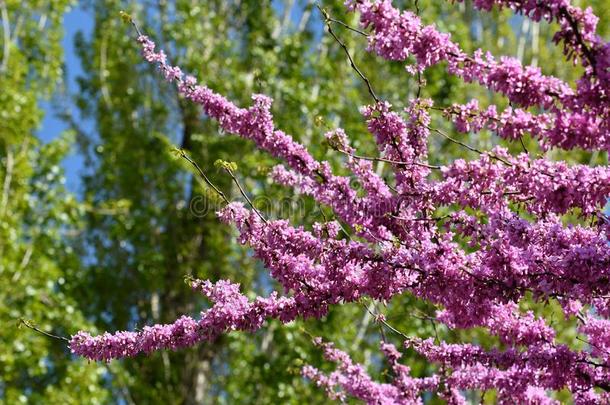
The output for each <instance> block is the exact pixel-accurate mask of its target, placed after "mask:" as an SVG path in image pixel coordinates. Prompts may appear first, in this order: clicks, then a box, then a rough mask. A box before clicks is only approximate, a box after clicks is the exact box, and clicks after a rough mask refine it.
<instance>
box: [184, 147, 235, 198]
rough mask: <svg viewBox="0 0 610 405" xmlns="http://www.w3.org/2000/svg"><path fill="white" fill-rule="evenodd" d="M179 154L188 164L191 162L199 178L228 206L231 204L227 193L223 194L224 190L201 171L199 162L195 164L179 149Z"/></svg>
mask: <svg viewBox="0 0 610 405" xmlns="http://www.w3.org/2000/svg"><path fill="white" fill-rule="evenodd" d="M177 151H178V153H179V154H180V157H182V158H183V159H184V160H186V161H187V162H189V163H190V164H191V165H192V166H193V167H194V168H195V170H197V173H199V177H201V178H202V179H203V181H204V182H205V183H206V184H207V185H208V186H210V187H211V188H212V190H214V191H215V192H216V194H218V195H219V196H220V198H222V199H223V201H224V202H226V203H227V204H229V203H230V201H229V199H228V198H227V196H226V195H225V193H223V192H222V190H220V189H219V188H218V187H216V186H215V185H214V183H212V181H211V180H210V179H209V178H208V176H206V174H205V173H204V171H203V170H202V169H201V167H199V165H198V164H197V162H195V161H194V160H193V159H191V158H190V157H189V156H188V155H187V154H186V152H184V150H183V149H177Z"/></svg>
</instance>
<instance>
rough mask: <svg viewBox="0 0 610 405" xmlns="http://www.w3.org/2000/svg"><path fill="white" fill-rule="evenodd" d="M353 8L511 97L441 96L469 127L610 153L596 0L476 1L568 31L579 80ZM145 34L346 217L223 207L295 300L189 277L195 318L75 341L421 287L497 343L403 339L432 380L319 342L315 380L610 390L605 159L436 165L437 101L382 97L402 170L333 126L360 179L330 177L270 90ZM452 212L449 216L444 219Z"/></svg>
mask: <svg viewBox="0 0 610 405" xmlns="http://www.w3.org/2000/svg"><path fill="white" fill-rule="evenodd" d="M346 4H347V8H348V9H349V10H352V11H357V12H359V13H360V17H361V23H362V25H363V27H365V28H368V29H369V30H370V36H369V39H370V47H369V49H370V50H371V51H373V52H375V53H377V54H378V55H380V56H382V57H383V58H387V59H391V60H406V59H407V58H409V57H410V56H413V57H414V59H415V67H414V68H410V69H409V70H412V71H422V70H424V69H426V68H428V67H430V66H432V65H434V64H437V63H440V62H443V61H444V62H446V63H447V67H448V70H449V72H450V73H452V74H455V75H458V76H460V77H461V78H463V79H464V80H466V81H474V82H478V83H480V84H482V85H484V86H486V87H487V88H489V89H491V90H492V91H496V92H499V93H502V94H503V95H505V96H506V97H507V98H508V99H509V100H510V101H511V102H512V103H513V105H514V107H511V108H509V109H507V110H505V111H504V112H502V113H498V112H497V110H496V107H495V106H489V107H487V108H482V107H480V106H479V104H478V102H477V101H476V100H475V101H471V102H470V103H468V104H466V105H453V106H451V107H449V108H446V109H445V115H446V116H447V117H449V118H450V119H451V120H452V121H453V122H454V123H455V125H456V127H457V129H458V130H459V131H462V132H470V131H474V132H476V131H480V130H482V129H484V128H486V129H490V130H492V131H495V132H496V133H498V134H499V135H500V136H501V137H503V138H505V139H508V140H516V139H519V138H520V137H522V136H523V135H531V136H533V137H535V138H537V139H539V140H540V143H541V145H542V146H543V147H561V148H564V149H570V148H573V147H575V146H578V147H582V148H585V149H589V150H608V149H610V135H609V125H610V116H609V111H610V105H609V104H610V103H609V99H608V94H609V90H610V86H609V83H610V81H609V80H608V66H609V65H610V63H609V55H610V51H608V49H609V47H608V44H605V43H603V41H602V40H601V39H600V38H599V37H597V36H596V34H595V25H596V23H597V19H596V17H595V16H593V15H592V13H591V11H590V10H589V9H587V10H584V11H583V10H581V9H579V8H576V7H574V6H571V5H570V4H569V2H568V1H567V0H556V1H548V2H540V1H475V2H474V5H475V7H477V8H479V9H481V10H490V9H491V8H492V7H493V6H499V7H508V8H511V9H513V10H515V11H516V12H520V13H523V14H524V15H526V16H528V17H529V18H532V19H533V20H535V21H539V20H541V19H546V20H548V21H551V20H552V21H557V22H559V25H560V31H559V32H558V33H557V35H556V36H555V39H556V41H557V42H560V41H561V42H563V43H564V45H565V47H566V50H567V51H566V52H567V53H568V54H569V56H570V57H571V58H572V57H573V58H579V59H580V60H581V61H582V64H583V66H584V67H585V69H584V70H585V73H584V75H583V77H582V78H581V79H579V80H578V82H577V83H576V90H574V89H572V88H571V87H570V86H569V85H568V84H567V83H564V82H562V81H561V80H559V79H557V78H553V77H548V76H544V75H542V73H541V71H540V69H538V68H535V67H531V66H526V67H524V66H522V65H521V63H520V62H519V61H517V60H515V59H511V58H499V59H497V58H495V57H493V56H492V55H489V54H488V55H485V56H484V54H483V51H478V52H476V53H475V54H474V55H473V56H468V55H466V54H465V53H464V52H463V51H462V50H461V49H460V47H459V45H457V44H455V43H453V42H452V41H451V39H450V36H449V35H448V34H445V33H441V32H439V31H437V30H436V28H435V27H434V26H431V25H429V26H423V25H422V23H421V21H420V19H419V17H417V16H416V15H415V14H413V13H410V12H408V11H404V12H401V11H399V10H398V9H396V8H395V7H394V6H392V4H391V2H390V1H389V0H379V1H376V2H374V1H369V0H351V1H347V2H346ZM138 42H139V43H140V44H141V46H142V49H143V56H144V58H145V59H146V60H147V61H148V62H151V63H154V64H156V65H157V66H158V67H159V69H160V70H161V72H162V74H163V75H164V76H165V78H166V79H167V80H168V81H170V82H174V83H175V84H176V85H177V87H178V90H179V92H180V93H181V94H182V95H183V96H184V97H185V98H187V99H188V100H191V101H192V102H194V103H197V104H199V105H200V106H202V108H203V111H204V112H205V114H206V115H207V116H208V117H210V118H213V119H215V120H217V121H218V123H219V125H220V126H221V127H222V128H223V129H224V130H225V131H227V132H230V133H234V134H237V135H239V136H241V137H243V138H246V139H250V140H252V141H253V142H255V143H256V145H257V146H258V147H259V148H261V149H262V150H265V151H267V152H269V153H270V154H271V155H273V156H274V157H276V158H279V159H281V160H283V161H284V163H285V165H279V166H276V167H275V168H274V169H273V172H272V178H273V179H274V180H275V181H276V182H278V183H280V184H284V185H286V186H290V187H293V188H295V189H296V190H298V191H299V192H301V193H304V194H308V195H311V196H312V197H313V198H314V199H315V200H316V201H317V202H318V203H319V204H324V205H327V206H329V207H331V208H332V209H333V211H334V213H335V215H336V221H330V222H326V223H316V224H314V225H313V229H312V230H311V231H309V230H306V229H305V228H304V227H302V226H293V225H291V224H290V223H289V222H288V221H286V220H270V221H266V220H263V219H262V218H261V217H260V216H259V215H258V214H259V213H258V212H256V211H253V210H251V209H249V208H246V206H244V205H243V204H241V203H230V204H228V205H227V206H226V207H224V208H223V209H221V210H220V211H219V212H218V216H219V218H220V219H221V220H222V221H224V222H227V223H231V224H233V225H234V226H235V227H236V228H237V230H238V232H239V241H240V242H241V243H242V244H245V245H247V246H249V247H250V248H251V250H252V251H253V252H254V255H255V256H256V258H258V259H259V260H261V261H262V262H263V263H264V265H265V267H266V268H267V269H268V270H269V273H270V275H271V276H272V277H273V278H274V280H276V281H277V283H278V284H279V285H280V286H281V287H282V288H283V294H285V295H283V296H280V295H279V294H278V293H276V292H274V293H272V294H271V295H270V296H269V297H267V298H263V297H258V298H256V299H254V300H253V301H250V300H248V299H247V298H246V297H245V296H244V295H242V294H241V293H240V292H239V286H238V285H236V284H232V283H231V282H229V281H219V282H217V283H211V282H210V281H201V280H193V281H192V282H191V284H192V286H193V288H194V289H195V290H197V291H200V292H201V293H203V294H204V295H205V296H206V297H208V298H209V299H210V301H211V302H212V306H211V307H210V308H209V309H206V310H204V311H203V312H202V313H201V317H200V318H199V319H198V320H195V319H193V318H190V317H187V316H184V317H182V318H180V319H178V320H177V321H176V322H174V323H173V324H169V325H155V326H147V327H144V328H143V329H142V330H141V331H137V332H118V333H115V334H110V333H105V334H103V335H100V336H91V335H89V334H88V333H86V332H79V333H77V334H76V335H74V336H73V338H72V340H71V342H70V347H71V349H72V351H73V352H74V353H76V354H78V355H82V356H85V357H87V358H90V359H94V360H110V359H117V358H122V357H128V356H134V355H136V354H138V353H141V352H144V353H149V352H151V351H153V350H159V349H168V348H169V349H177V348H180V347H186V346H191V345H193V344H196V343H197V342H200V341H204V340H210V339H213V338H215V337H217V336H218V335H219V334H222V333H225V332H228V331H231V330H243V331H255V330H257V329H259V328H261V327H262V326H263V324H264V322H265V321H266V320H267V319H279V320H280V321H282V322H290V321H292V320H294V319H296V318H297V317H321V316H323V315H324V314H326V313H327V311H328V309H329V307H330V306H332V305H335V304H341V303H346V302H355V301H358V300H360V299H361V298H363V297H369V298H372V299H376V300H389V299H391V298H392V297H395V296H397V295H399V294H403V293H408V294H411V295H413V296H414V297H417V298H419V299H423V300H426V301H428V302H430V303H432V304H434V305H435V306H437V307H439V311H438V313H437V314H436V317H435V319H434V320H435V321H436V322H441V323H443V324H445V325H447V326H448V327H450V328H473V327H481V328H485V329H486V330H487V331H488V332H489V334H490V335H492V336H495V337H497V339H498V341H499V342H501V344H502V346H501V348H496V349H492V350H484V349H483V348H482V347H479V346H476V345H473V344H467V343H464V344H449V343H445V342H435V341H434V340H431V339H427V340H422V339H418V338H410V339H407V340H406V341H405V342H404V343H405V347H407V348H410V349H414V350H415V351H416V352H417V353H418V354H419V355H421V356H423V357H424V358H426V359H427V360H428V361H430V362H432V363H436V364H438V365H439V368H438V372H437V373H436V374H433V375H430V376H428V377H425V378H414V377H412V376H411V375H410V369H409V367H407V366H406V365H403V364H400V363H399V361H398V360H399V358H400V357H401V354H400V353H399V352H398V350H397V349H396V347H394V346H392V345H391V344H389V343H382V345H381V350H382V352H383V353H384V355H385V357H386V359H387V361H388V364H389V365H390V367H391V369H392V381H391V382H389V383H383V384H382V383H377V382H375V381H373V379H372V378H371V377H369V376H368V375H367V373H366V370H365V368H364V367H363V366H361V365H358V364H355V363H354V362H352V360H351V359H350V358H349V356H348V355H347V354H346V353H344V352H342V351H340V350H338V349H336V348H335V347H334V346H333V345H332V344H330V343H322V342H321V340H319V339H316V340H315V343H316V344H317V345H319V346H320V347H321V348H322V350H323V352H324V354H325V356H326V358H327V359H328V360H330V361H332V362H334V363H336V364H337V370H336V371H334V372H332V373H331V374H329V375H326V374H324V373H322V372H321V371H320V370H317V369H315V368H313V367H311V366H306V367H305V368H304V369H303V375H304V376H306V377H308V378H310V379H312V380H313V381H315V383H316V384H318V385H319V386H321V387H324V388H325V389H326V390H327V392H328V394H329V396H331V397H332V398H335V399H340V400H342V399H345V398H346V395H350V396H353V397H356V398H360V399H362V400H364V401H366V402H368V403H375V404H394V403H419V402H421V401H422V400H421V396H422V394H423V393H424V392H436V393H437V394H438V395H440V396H441V397H443V398H445V399H446V400H447V401H448V402H450V403H456V404H457V403H464V402H465V399H464V397H463V395H462V392H463V391H464V390H472V389H478V390H482V391H486V390H491V389H494V390H496V391H497V393H498V399H499V400H500V401H501V402H506V403H513V402H515V401H517V402H519V403H535V404H542V403H555V401H554V400H553V399H552V398H551V397H550V396H549V395H548V394H549V392H550V391H559V390H563V389H567V390H569V391H570V392H571V393H572V395H573V398H574V400H575V402H577V403H583V404H585V403H587V404H588V403H608V402H609V401H610V396H609V395H608V392H610V354H609V353H610V321H609V320H608V319H607V318H608V317H610V298H609V297H610V249H609V248H608V235H609V234H610V226H609V225H610V224H609V221H608V219H607V218H606V216H605V214H604V213H603V207H604V205H605V203H606V201H607V198H608V196H609V195H610V169H608V167H589V166H586V165H569V164H567V163H565V162H558V161H550V160H547V159H543V158H537V159H532V158H531V157H530V155H529V154H527V153H522V154H519V155H517V156H514V155H511V154H510V153H509V152H508V150H507V149H505V148H501V147H496V148H494V149H492V150H491V151H488V152H480V156H479V158H478V159H475V160H471V161H465V160H461V159H460V160H456V161H454V162H451V163H450V164H447V165H444V166H434V165H430V164H429V163H428V148H427V145H428V137H429V136H430V135H431V133H432V132H433V128H431V126H430V125H431V117H430V114H431V112H432V111H433V110H432V108H431V107H433V104H432V101H431V100H427V99H419V98H417V99H415V100H411V101H410V102H409V103H408V104H407V106H406V108H405V109H404V110H403V111H396V110H395V109H394V108H393V106H392V105H390V104H389V103H387V102H383V101H380V102H376V103H375V104H373V105H369V106H365V107H363V108H362V111H361V112H362V116H363V119H364V120H365V121H366V123H367V127H368V130H369V132H370V133H371V134H372V135H373V136H374V138H375V141H376V143H377V145H378V149H379V153H380V157H379V159H380V160H382V161H384V162H387V163H388V164H389V165H390V166H391V168H392V171H393V174H394V177H393V179H392V181H391V182H388V181H387V180H384V179H383V178H382V177H380V176H379V175H378V174H377V173H376V172H375V170H374V169H373V165H372V163H371V161H370V159H369V160H367V159H365V158H363V157H361V156H358V155H357V153H356V150H355V149H354V148H353V147H352V146H351V145H350V143H349V136H348V134H346V133H345V131H344V130H343V129H341V128H336V129H333V130H331V131H329V132H328V133H327V134H326V136H327V139H328V142H329V144H330V145H331V146H332V147H333V148H334V149H336V150H338V151H340V152H342V153H343V154H345V160H346V168H347V169H348V170H350V171H351V172H352V174H353V175H354V176H355V178H356V179H357V180H358V182H359V183H360V186H361V190H356V189H355V188H354V187H353V186H352V183H351V182H350V177H347V176H339V175H337V174H335V173H333V171H332V169H331V166H330V164H329V163H328V162H323V161H319V160H316V159H315V158H314V157H313V156H312V155H311V154H310V153H309V152H308V151H307V149H306V148H305V147H304V146H303V145H301V144H299V143H297V142H296V141H294V140H293V138H292V137H291V136H289V135H287V134H285V133H284V132H282V131H281V130H279V129H276V128H275V125H274V122H273V116H272V114H271V112H270V109H271V102H272V100H271V99H270V98H269V97H266V96H263V95H254V96H253V97H252V101H253V103H252V106H251V107H249V108H240V107H238V106H236V105H235V104H233V103H232V102H230V101H229V100H227V99H226V98H225V97H223V96H221V95H219V94H216V93H214V92H213V91H212V90H210V89H209V88H207V87H205V86H203V85H199V84H197V82H196V80H195V79H194V78H193V77H191V76H185V75H184V74H183V73H182V72H181V70H180V69H179V68H177V67H174V66H171V65H169V64H168V62H167V58H166V56H165V54H164V53H163V52H162V51H159V52H157V51H155V45H154V43H153V42H152V41H151V40H150V39H149V38H147V37H145V36H140V37H139V38H138ZM535 108H540V109H543V110H544V112H539V111H534V110H533V109H535ZM433 171H436V174H435V175H432V173H433ZM440 209H442V210H444V211H449V214H447V215H444V216H440V217H439V216H435V213H437V212H439V210H440ZM565 214H578V215H580V216H581V217H582V218H584V220H585V221H582V222H583V223H588V225H584V224H580V225H574V224H569V223H567V222H566V221H565V218H564V217H563V216H564V215H565ZM346 228H347V229H348V230H347V231H346V230H345V229H346ZM342 233H345V234H347V233H349V234H351V236H352V237H349V238H345V237H343V234H342ZM525 297H528V299H530V298H531V299H533V300H536V301H539V302H547V301H549V300H557V301H558V302H559V303H560V304H561V306H562V307H563V309H564V312H565V316H566V317H570V316H574V315H576V316H577V318H578V322H579V323H580V324H579V327H578V333H580V334H582V335H583V336H584V337H586V338H587V339H588V349H587V350H576V349H572V348H570V347H568V346H567V345H563V344H559V343H557V342H556V332H555V330H554V329H553V328H552V326H551V325H550V324H548V323H547V322H546V320H545V319H543V318H541V317H537V316H536V315H535V314H534V313H533V312H523V311H522V310H520V307H519V305H518V304H519V302H520V301H521V300H522V299H524V298H525Z"/></svg>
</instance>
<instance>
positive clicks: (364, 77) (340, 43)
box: [316, 4, 380, 103]
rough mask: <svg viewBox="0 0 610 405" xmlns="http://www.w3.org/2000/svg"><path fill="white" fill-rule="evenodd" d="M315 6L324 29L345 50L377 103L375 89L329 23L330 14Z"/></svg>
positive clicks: (351, 64) (317, 5)
mask: <svg viewBox="0 0 610 405" xmlns="http://www.w3.org/2000/svg"><path fill="white" fill-rule="evenodd" d="M316 7H317V8H318V10H320V13H322V16H323V17H324V23H325V24H326V30H327V31H328V33H329V34H330V35H331V36H332V37H333V38H334V39H335V41H337V43H338V44H339V45H340V46H341V48H343V51H344V52H345V54H346V55H347V58H348V59H349V63H350V66H351V67H352V69H354V71H355V72H356V73H357V74H358V76H360V78H361V79H362V80H363V81H364V82H365V83H366V86H367V88H368V91H369V94H370V95H371V97H373V99H374V100H375V102H376V103H379V101H380V100H379V98H378V97H377V95H376V94H375V91H374V90H373V86H372V85H371V82H370V80H369V79H368V78H367V77H366V76H365V75H364V74H363V73H362V72H361V71H360V69H358V66H356V63H355V62H354V59H353V58H352V55H351V54H350V53H349V50H348V49H347V45H345V42H343V41H341V40H340V39H339V37H337V35H336V34H335V31H333V28H332V26H331V24H330V23H331V20H330V16H329V15H328V13H327V12H326V10H324V9H323V8H322V7H320V5H319V4H316Z"/></svg>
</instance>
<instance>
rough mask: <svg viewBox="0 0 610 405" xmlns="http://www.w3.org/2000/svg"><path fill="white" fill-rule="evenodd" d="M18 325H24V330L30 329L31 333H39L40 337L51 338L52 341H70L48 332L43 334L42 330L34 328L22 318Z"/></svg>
mask: <svg viewBox="0 0 610 405" xmlns="http://www.w3.org/2000/svg"><path fill="white" fill-rule="evenodd" d="M19 324H20V325H24V326H25V327H26V328H28V329H32V330H33V331H35V332H38V333H40V334H42V335H45V336H47V337H50V338H53V339H57V340H63V341H64V342H70V339H68V338H67V337H64V336H58V335H54V334H52V333H49V332H45V331H44V330H42V329H39V328H37V327H36V326H34V325H32V324H31V323H30V322H29V321H26V320H25V319H23V318H21V319H19Z"/></svg>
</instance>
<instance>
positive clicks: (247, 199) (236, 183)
mask: <svg viewBox="0 0 610 405" xmlns="http://www.w3.org/2000/svg"><path fill="white" fill-rule="evenodd" d="M223 168H224V169H225V171H226V172H227V173H229V176H231V179H233V182H234V183H235V185H236V186H237V188H238V189H239V192H240V194H241V195H242V196H243V197H244V198H245V199H246V201H247V202H248V205H250V207H251V208H252V209H253V210H254V212H256V215H258V217H259V218H260V219H261V220H262V221H263V222H264V223H265V224H268V223H269V222H268V221H267V219H266V218H265V217H264V216H263V214H261V213H260V211H259V210H258V209H257V208H256V207H255V206H254V204H253V203H252V201H251V200H250V198H249V197H248V194H246V192H245V191H244V189H243V188H242V186H241V184H240V183H239V181H238V180H237V177H235V174H234V173H233V171H232V170H231V169H229V168H228V167H223Z"/></svg>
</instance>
